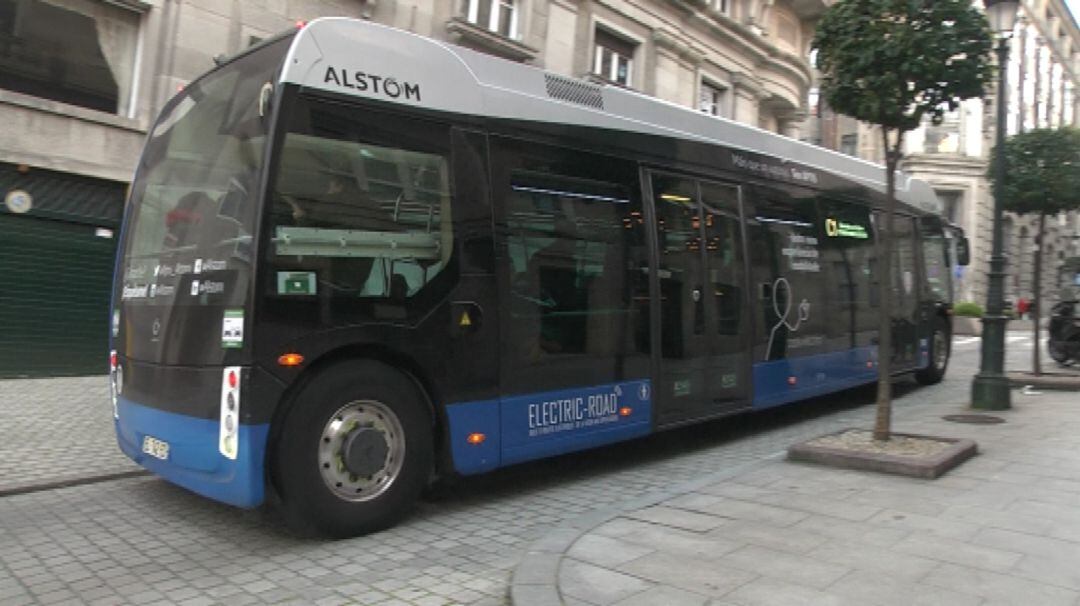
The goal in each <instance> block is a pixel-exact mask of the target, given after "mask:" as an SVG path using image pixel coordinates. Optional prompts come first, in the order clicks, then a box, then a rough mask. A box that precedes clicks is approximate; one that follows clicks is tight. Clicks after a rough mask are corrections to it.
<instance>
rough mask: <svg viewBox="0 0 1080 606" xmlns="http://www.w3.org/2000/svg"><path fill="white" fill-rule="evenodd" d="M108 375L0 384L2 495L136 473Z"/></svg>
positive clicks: (0, 481) (0, 482)
mask: <svg viewBox="0 0 1080 606" xmlns="http://www.w3.org/2000/svg"><path fill="white" fill-rule="evenodd" d="M138 469H139V468H138V467H137V466H136V465H135V464H134V463H132V462H131V461H129V460H128V459H127V457H125V456H124V455H123V454H121V453H120V448H119V447H118V446H117V445H116V435H115V433H114V432H113V424H112V408H111V405H110V404H109V387H108V383H107V380H106V378H105V377H104V376H96V377H64V378H53V379H11V380H3V381H0V496H5V495H9V494H18V493H22V492H28V491H33V490H41V489H43V488H50V487H55V486H67V485H72V484H79V483H85V482H91V481H95V480H98V479H102V478H111V477H116V476H118V475H120V476H123V475H125V474H130V473H135V472H137V470H138Z"/></svg>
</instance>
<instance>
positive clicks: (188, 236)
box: [113, 38, 290, 364]
mask: <svg viewBox="0 0 1080 606" xmlns="http://www.w3.org/2000/svg"><path fill="white" fill-rule="evenodd" d="M289 42H290V38H283V39H281V40H278V41H276V42H273V43H271V44H268V45H267V46H265V47H263V48H260V49H257V50H254V51H252V52H250V53H248V54H246V55H243V56H241V57H239V58H237V59H236V60H234V61H231V62H229V63H227V64H225V65H224V66H222V67H220V68H219V69H216V70H214V71H212V72H210V73H209V74H207V75H206V76H204V77H202V78H200V79H198V80H196V81H195V82H192V83H191V84H190V85H188V86H187V87H186V88H185V89H184V90H183V92H181V93H180V94H179V95H178V96H177V97H175V98H174V99H172V100H171V101H170V102H169V103H168V105H167V106H166V107H165V109H164V110H163V111H162V113H161V116H160V117H159V119H158V121H157V124H156V125H155V126H154V128H153V130H152V131H151V132H150V136H149V137H148V138H147V142H146V147H145V149H144V151H143V155H142V159H141V162H140V165H139V168H138V171H137V173H136V178H135V182H134V183H133V185H132V191H131V205H132V206H131V209H130V211H129V213H128V218H127V221H128V224H127V226H126V229H125V236H124V237H125V244H124V252H123V256H122V262H121V265H120V268H119V271H120V274H119V277H120V280H118V282H120V284H119V285H118V287H117V292H116V301H117V311H116V316H114V319H113V322H114V329H113V333H114V336H118V335H119V331H120V330H121V329H123V330H124V331H125V335H124V336H123V338H124V341H125V342H126V343H127V346H126V349H127V355H129V356H131V357H132V358H136V359H142V360H146V361H157V362H165V363H183V364H217V363H221V361H222V360H223V358H224V356H225V350H226V349H232V348H236V347H242V341H241V340H239V339H236V340H234V341H226V340H225V339H224V337H222V347H207V346H206V344H207V343H214V342H215V341H216V340H217V336H218V335H217V334H216V332H215V331H218V332H220V331H221V330H222V328H221V327H222V317H223V315H228V314H234V315H235V314H237V313H242V310H243V309H244V308H246V307H247V302H248V301H249V299H250V296H251V295H250V293H251V290H252V289H251V280H252V277H253V274H252V266H251V265H252V256H253V249H254V239H253V233H254V230H255V222H256V217H257V216H258V205H259V192H258V188H259V179H260V173H261V168H262V163H263V157H264V155H265V154H264V150H265V146H266V145H267V144H268V143H267V141H268V133H269V130H270V121H271V120H270V116H269V108H268V106H269V101H270V99H271V98H272V94H271V93H272V92H273V82H274V79H275V75H276V73H277V70H278V68H279V66H280V65H281V62H282V60H283V57H284V54H285V52H286V51H287V50H288V46H289ZM121 318H122V319H121ZM128 327H131V328H130V330H132V331H133V332H128V330H129V328H128Z"/></svg>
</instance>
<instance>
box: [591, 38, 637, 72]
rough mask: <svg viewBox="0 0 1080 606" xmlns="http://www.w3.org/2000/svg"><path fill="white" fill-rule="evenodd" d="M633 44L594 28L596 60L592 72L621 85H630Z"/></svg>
mask: <svg viewBox="0 0 1080 606" xmlns="http://www.w3.org/2000/svg"><path fill="white" fill-rule="evenodd" d="M633 57H634V44H633V43H632V42H627V41H626V40H624V39H622V38H618V37H616V36H614V35H612V34H610V33H608V32H606V31H604V30H602V29H598V30H596V60H595V62H594V63H593V73H594V74H596V75H598V76H600V77H601V78H604V79H606V80H610V81H612V82H614V83H616V84H621V85H623V86H631V85H632V80H631V77H630V73H631V68H632V67H633V63H634V61H633Z"/></svg>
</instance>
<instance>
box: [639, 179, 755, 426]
mask: <svg viewBox="0 0 1080 606" xmlns="http://www.w3.org/2000/svg"><path fill="white" fill-rule="evenodd" d="M648 190H649V191H651V192H652V196H653V207H654V209H655V220H654V224H655V229H656V241H657V252H658V259H657V267H656V272H655V279H656V280H657V282H658V283H659V284H658V289H657V291H658V292H659V310H658V314H659V323H660V347H659V348H656V350H654V351H655V352H656V354H657V355H658V357H659V363H658V365H657V366H658V368H659V377H658V379H657V380H656V381H655V385H656V400H657V407H658V410H657V420H658V422H659V423H660V424H670V423H678V422H681V421H687V420H691V419H697V418H703V417H710V416H716V415H719V414H723V413H727V412H733V411H735V410H741V409H744V408H748V407H749V405H750V404H749V396H750V356H749V352H748V345H749V344H748V340H747V336H748V335H747V327H748V326H749V323H748V322H747V320H746V313H745V309H746V301H745V298H746V265H745V262H744V257H743V245H742V231H741V221H740V220H739V188H738V187H735V186H732V185H726V184H722V183H715V182H710V181H702V180H698V179H693V178H689V177H685V176H679V175H673V174H669V173H662V172H650V173H649V174H648Z"/></svg>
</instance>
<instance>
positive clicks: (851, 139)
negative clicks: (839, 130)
mask: <svg viewBox="0 0 1080 606" xmlns="http://www.w3.org/2000/svg"><path fill="white" fill-rule="evenodd" d="M858 151H859V135H857V134H854V133H850V134H847V135H841V137H840V153H842V154H847V155H849V156H855V155H858Z"/></svg>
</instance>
